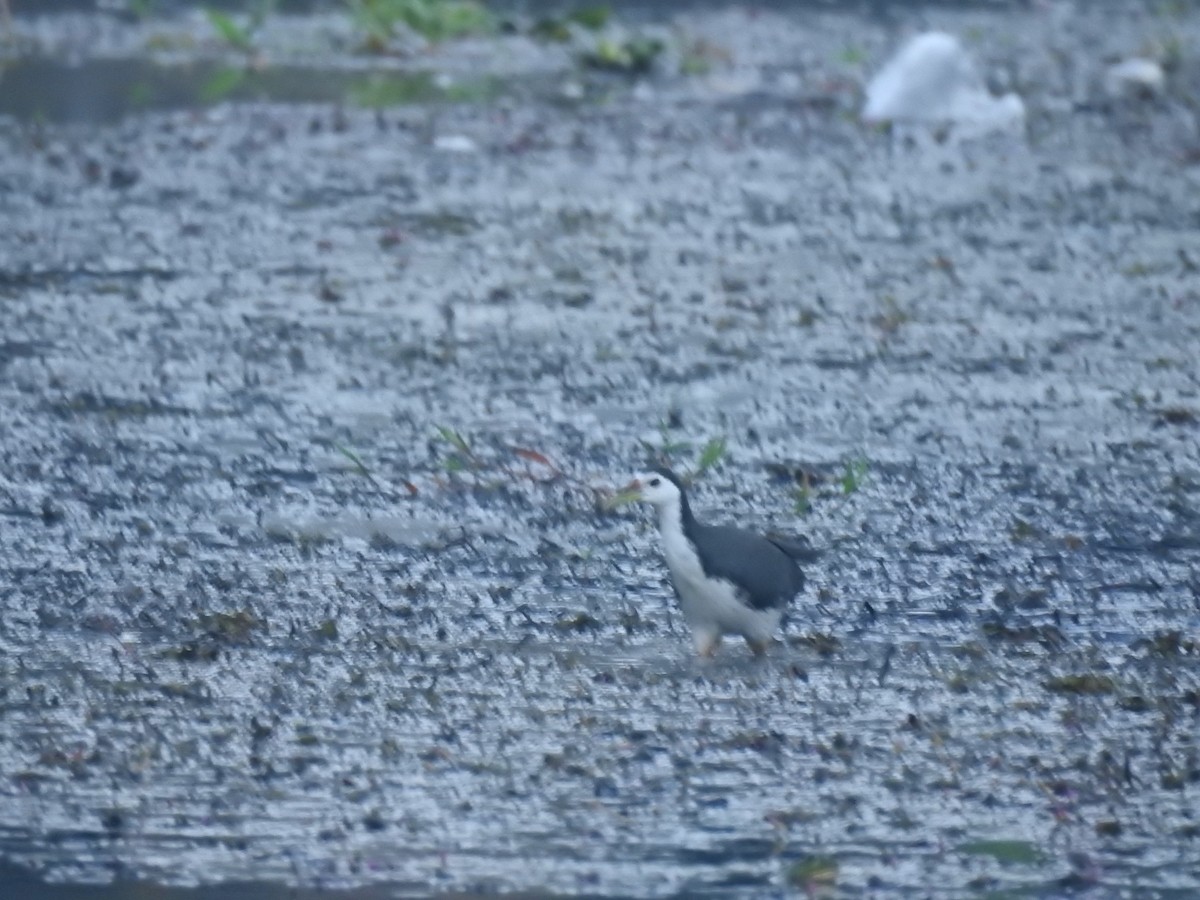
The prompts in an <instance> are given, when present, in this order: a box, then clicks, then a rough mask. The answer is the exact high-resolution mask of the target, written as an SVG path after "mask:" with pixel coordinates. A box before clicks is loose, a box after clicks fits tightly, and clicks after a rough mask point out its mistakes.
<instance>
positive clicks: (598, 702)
mask: <svg viewBox="0 0 1200 900" xmlns="http://www.w3.org/2000/svg"><path fill="white" fill-rule="evenodd" d="M1154 9H1155V8H1153V7H1149V6H1148V7H1147V9H1146V10H1145V11H1139V10H1136V9H1133V8H1132V7H1129V6H1121V7H1119V8H1117V11H1115V12H1114V11H1113V10H1107V11H1105V10H1094V9H1089V10H1086V11H1079V10H1076V11H1071V10H1068V9H1067V8H1065V7H1062V8H1060V7H1054V8H1045V9H1038V10H1036V11H1019V12H1018V11H1000V12H982V11H968V12H956V11H954V10H948V9H937V10H933V11H926V12H922V11H919V10H918V11H910V12H905V13H903V14H900V13H893V14H892V17H891V19H890V21H889V22H886V23H879V22H864V21H861V20H859V19H856V18H853V17H851V16H848V15H846V16H841V15H828V14H818V13H815V12H805V11H794V12H789V13H781V12H765V11H758V12H748V11H745V10H740V9H730V10H720V9H718V10H699V11H693V12H690V13H688V14H687V17H686V18H683V19H681V20H679V21H678V22H676V23H675V25H676V30H677V31H679V32H682V33H684V34H686V35H687V36H689V37H690V38H697V39H699V38H703V39H704V40H706V41H710V42H712V43H713V44H715V45H720V46H722V47H724V48H725V51H726V52H725V53H723V54H722V55H718V56H716V57H714V64H713V68H712V69H711V71H710V72H708V73H707V74H694V75H689V76H680V75H675V74H672V73H671V71H670V70H668V71H665V72H660V73H658V74H656V75H653V76H651V77H649V78H645V79H642V80H640V81H626V80H624V79H621V78H610V77H608V76H603V77H601V76H594V75H589V74H588V73H585V72H582V71H581V70H579V69H578V68H576V67H574V64H573V63H571V62H570V60H569V59H567V61H566V62H565V63H563V64H564V65H565V66H566V68H564V69H563V70H562V72H561V73H560V75H559V76H556V77H560V78H561V80H562V82H563V84H568V85H569V84H574V83H576V82H577V83H578V89H576V88H575V87H572V88H571V89H569V90H567V91H566V92H565V93H562V92H559V93H555V92H554V91H549V92H534V93H533V94H528V93H522V92H520V91H517V92H511V91H506V90H501V91H498V92H496V93H495V94H489V95H487V96H481V97H478V98H472V101H471V102H470V103H467V104H445V103H442V102H437V101H438V100H439V98H437V97H419V98H416V99H418V100H420V101H421V102H419V103H406V104H404V105H400V106H389V107H387V108H386V109H384V110H382V111H379V110H375V109H359V108H356V107H355V106H354V105H353V104H345V105H343V104H339V105H337V106H336V107H335V106H329V105H323V104H321V103H317V102H313V103H303V104H297V103H284V102H226V103H221V104H219V105H217V106H214V107H211V108H207V109H200V110H196V109H181V110H172V109H170V108H167V109H165V110H163V109H160V110H158V111H150V112H143V113H128V114H124V115H121V116H120V117H118V118H116V119H115V120H113V121H110V122H108V123H107V124H91V125H88V124H80V123H79V122H62V123H59V122H56V121H53V119H52V118H50V119H47V118H45V117H42V118H37V117H35V118H34V119H33V120H30V119H26V118H22V117H17V116H10V117H8V118H3V119H0V142H2V144H3V149H2V152H0V195H2V196H3V198H4V202H3V204H0V219H2V221H0V232H2V233H3V239H2V243H0V247H2V248H3V253H2V256H0V424H2V426H3V441H2V444H0V448H2V452H3V465H2V467H0V517H2V518H0V529H2V530H0V535H2V536H3V539H2V541H0V723H2V726H3V727H0V858H2V859H4V860H7V863H6V864H7V865H10V866H15V867H16V868H6V869H0V879H2V880H0V887H3V886H4V884H5V883H7V884H8V885H9V887H10V888H11V889H12V890H21V891H25V890H29V891H33V890H35V888H32V887H31V886H30V885H31V884H41V883H43V882H49V883H53V884H55V885H56V886H55V887H53V888H50V887H47V888H44V890H45V891H46V893H45V896H47V897H60V898H75V897H92V896H95V897H106V898H113V897H120V896H124V894H123V891H124V890H125V889H126V888H125V887H123V886H124V885H128V883H129V882H136V883H137V888H136V889H137V890H139V891H142V890H151V889H150V888H148V887H146V886H145V885H144V884H142V883H143V882H150V883H157V884H161V885H166V886H167V887H168V888H180V889H183V888H195V886H209V888H210V889H211V886H213V885H223V884H224V885H235V884H236V885H244V884H246V883H248V882H254V883H259V884H260V885H262V884H265V885H270V886H275V887H276V888H279V889H282V888H284V887H297V888H304V889H315V888H320V887H340V888H355V889H357V890H359V891H362V892H363V893H362V894H361V896H364V897H375V896H398V895H424V894H428V893H430V892H433V891H441V892H447V893H452V892H467V893H482V892H496V891H510V892H517V891H524V892H529V893H531V894H534V895H545V894H584V895H591V896H672V895H688V896H695V895H702V894H707V895H712V896H746V897H751V896H754V897H758V896H773V895H783V894H786V893H788V892H790V891H792V890H799V891H803V890H806V889H812V890H815V889H817V888H818V887H821V886H822V885H826V884H827V882H828V881H830V880H832V881H833V883H834V886H833V887H830V888H829V889H830V890H831V891H836V893H837V894H838V895H843V896H850V897H854V896H871V897H885V896H895V897H909V896H917V895H920V896H935V897H960V896H964V895H967V894H970V893H973V892H978V893H980V894H988V893H989V892H990V895H992V896H997V895H1003V896H1058V895H1060V894H1061V893H1063V892H1065V891H1071V890H1086V891H1091V893H1089V894H1087V896H1106V897H1107V896H1114V897H1115V896H1138V897H1188V896H1195V894H1196V892H1197V891H1200V874H1198V872H1200V819H1197V815H1196V809H1197V808H1198V806H1200V803H1198V800H1200V748H1198V747H1197V743H1196V741H1197V733H1198V729H1200V647H1198V644H1197V641H1200V601H1198V599H1197V598H1198V595H1200V575H1198V573H1197V563H1198V562H1200V517H1198V515H1197V513H1196V505H1197V500H1198V499H1200V452H1198V450H1197V436H1198V435H1200V431H1198V430H1197V429H1198V424H1197V423H1198V421H1200V418H1198V417H1200V399H1198V397H1197V379H1196V363H1195V360H1196V347H1197V346H1198V345H1200V275H1198V273H1197V269H1198V268H1200V168H1198V167H1197V166H1196V164H1195V161H1196V159H1197V148H1198V147H1200V134H1198V132H1197V130H1196V113H1195V110H1196V108H1197V107H1196V103H1195V101H1196V97H1197V95H1198V92H1200V78H1198V72H1200V62H1198V61H1197V59H1196V58H1195V56H1194V53H1192V51H1191V50H1190V48H1192V47H1195V46H1200V44H1198V43H1197V41H1196V40H1195V38H1197V37H1200V16H1197V15H1195V14H1191V13H1188V12H1187V11H1186V10H1184V11H1182V12H1181V11H1179V10H1174V11H1157V12H1155V11H1153V10H1154ZM71 21H72V22H74V21H75V20H73V19H72V20H71ZM928 25H938V26H940V27H946V28H950V29H953V30H956V31H958V32H959V33H961V34H965V35H973V37H972V46H973V48H974V49H975V52H977V53H978V54H979V55H980V56H981V57H982V58H983V59H984V60H985V63H986V68H987V70H988V72H989V75H990V76H991V77H992V78H993V79H994V80H997V81H1000V82H1004V84H1002V85H1001V86H1004V87H1006V89H1016V90H1019V91H1021V92H1022V93H1023V94H1024V96H1025V99H1026V102H1027V104H1028V106H1029V110H1030V114H1029V120H1028V123H1027V128H1025V129H1024V130H1022V131H1021V132H1020V133H1016V134H999V135H992V136H991V137H986V138H982V139H972V140H967V141H960V140H957V139H956V136H955V135H953V134H950V135H945V134H939V135H929V134H920V133H910V134H889V133H887V132H883V131H877V130H871V129H867V128H864V127H863V126H861V125H860V124H858V123H857V122H856V120H855V116H854V112H855V110H856V109H857V104H858V98H857V86H858V85H860V84H861V82H862V79H863V78H864V77H865V75H866V74H867V73H868V72H870V71H873V70H874V68H875V67H877V66H878V65H879V64H880V63H881V62H882V60H883V59H884V58H885V57H886V55H887V53H888V51H889V49H890V48H891V47H893V46H894V45H895V42H896V41H897V40H898V39H899V38H900V37H901V36H902V35H903V34H904V33H906V32H907V31H908V30H911V29H913V28H916V27H925V26H928ZM71 27H74V26H71ZM130 27H131V28H132V27H133V26H130ZM299 27H300V26H299V25H297V24H296V23H294V22H293V23H290V24H289V25H288V28H290V29H292V30H293V31H289V32H288V33H289V34H290V33H293V32H294V30H295V29H297V28H299ZM47 29H50V32H49V33H54V34H57V32H53V28H52V26H50V25H46V24H45V22H40V23H39V24H38V25H37V29H36V30H37V32H38V33H39V34H40V33H42V32H46V31H47ZM62 30H64V31H67V32H70V28H68V27H67V26H66V25H64V26H63V27H62ZM1180 36H1184V37H1183V38H1181V37H1180ZM1189 36H1190V37H1189ZM1172 37H1175V38H1176V39H1178V46H1176V52H1177V53H1178V59H1177V60H1176V62H1175V65H1174V67H1173V68H1172V69H1171V70H1170V72H1169V78H1168V82H1167V87H1166V89H1165V91H1164V93H1163V94H1162V95H1160V96H1157V97H1151V98H1130V99H1127V100H1122V101H1112V100H1110V99H1109V98H1107V97H1106V96H1105V95H1104V94H1103V91H1102V89H1101V87H1100V73H1101V68H1102V66H1103V64H1104V62H1105V61H1106V59H1107V58H1111V57H1112V56H1113V55H1114V54H1115V55H1120V54H1128V53H1133V52H1138V51H1140V50H1143V49H1144V48H1145V47H1147V46H1162V45H1165V42H1167V41H1169V40H1170V39H1171V38H1172ZM68 38H69V35H67V36H65V37H62V38H61V39H62V40H63V41H66V40H68ZM31 39H32V38H31ZM47 40H48V38H47ZM489 40H493V41H495V42H496V47H497V48H498V49H495V50H494V53H493V55H494V56H495V57H496V58H498V59H499V58H503V59H504V60H505V62H504V65H503V68H504V70H505V71H510V70H514V69H516V70H519V69H520V68H521V66H520V64H519V63H520V59H521V54H523V53H526V52H528V53H530V54H536V53H537V52H538V51H536V50H528V48H526V49H519V48H518V49H514V47H517V46H518V45H517V44H514V43H513V41H512V40H511V39H507V38H495V39H489ZM519 47H524V44H520V45H519ZM439 52H441V51H439ZM460 52H466V51H461V50H454V49H447V50H445V51H444V53H445V54H446V55H447V57H446V58H447V59H448V60H449V62H447V65H448V66H450V67H451V68H452V67H453V65H454V64H455V63H454V59H455V57H454V54H455V53H460ZM470 52H471V53H475V52H479V51H478V50H477V49H476V50H471V51H470ZM506 53H507V54H508V55H507V56H506V55H505V54H506ZM485 55H486V54H485ZM438 59H439V58H438V57H437V56H436V53H435V55H434V59H433V60H432V64H433V65H436V64H437V63H438ZM514 59H515V60H516V62H514ZM422 65H425V66H428V65H430V60H423V61H422ZM547 65H548V63H547V59H546V58H545V57H543V56H536V58H534V57H532V56H531V61H530V62H529V65H528V67H527V68H529V69H530V70H531V71H533V70H536V72H538V73H543V74H544V72H545V70H546V67H547ZM543 74H539V75H538V77H543ZM442 83H445V82H442ZM4 87H5V85H4V83H0V90H3V89H4ZM232 99H234V100H236V99H238V98H232ZM279 99H287V98H279ZM314 99H318V98H314ZM14 102H15V101H14ZM170 105H171V104H168V105H167V106H168V107H170ZM9 108H10V109H11V107H9ZM451 432H453V433H455V434H457V435H458V436H459V437H460V438H461V442H456V439H455V438H454V436H453V435H452V433H451ZM720 435H723V436H725V437H726V439H727V441H728V453H727V455H726V456H725V458H724V459H723V460H722V462H721V463H720V465H718V466H717V467H716V468H715V469H714V470H712V471H710V472H709V473H707V474H706V475H705V476H704V477H703V479H701V481H700V483H699V484H698V485H697V487H696V492H695V499H694V505H695V506H696V508H697V510H698V511H699V512H700V513H701V514H702V515H703V516H705V517H707V518H709V519H713V520H724V521H735V522H738V523H741V524H745V525H747V526H753V527H757V528H760V529H764V530H765V529H768V528H777V529H780V530H784V531H788V532H793V533H801V534H804V535H806V536H807V537H808V538H809V540H810V541H811V543H812V545H813V547H814V551H815V554H816V557H817V558H816V559H815V560H814V561H812V562H810V563H809V564H808V565H807V574H808V578H809V583H810V587H809V590H808V592H807V593H806V595H805V596H804V597H803V598H802V599H801V601H800V602H799V603H798V604H797V608H796V609H795V611H794V615H793V616H792V619H791V622H790V624H789V626H788V629H787V632H786V635H785V637H786V640H785V643H784V644H783V645H781V647H780V648H779V649H778V652H776V653H775V654H774V655H773V656H772V657H770V658H769V659H768V660H766V661H764V662H756V661H754V660H752V659H751V658H750V657H749V655H748V654H747V653H746V652H745V650H744V648H742V647H740V646H736V645H731V646H727V647H726V648H725V651H724V653H723V655H722V656H721V657H720V658H718V659H717V660H716V661H714V662H711V663H698V662H696V661H694V660H692V659H691V656H690V650H689V646H690V644H689V640H688V638H687V635H686V633H685V631H684V629H683V627H682V623H681V622H680V621H679V619H678V616H677V614H676V613H675V612H674V611H673V607H672V600H671V594H670V588H669V585H668V584H667V583H666V581H665V570H664V568H663V566H662V565H661V562H660V559H659V557H658V551H657V545H656V541H655V534H654V532H653V530H652V527H651V522H650V520H649V517H648V516H647V515H646V514H645V512H644V511H639V510H637V509H635V508H630V507H623V508H620V509H618V510H617V511H615V512H610V513H603V512H601V511H599V510H598V509H597V506H596V502H595V496H596V494H595V492H596V491H597V490H603V489H606V488H611V487H613V486H615V485H618V484H620V483H623V481H624V480H625V479H626V478H627V477H628V475H629V473H630V472H631V471H634V470H636V469H638V468H640V467H641V466H643V465H645V463H646V462H647V460H648V459H650V458H652V457H656V456H657V457H661V456H667V457H669V458H671V459H673V460H674V461H675V463H676V465H678V467H679V468H681V469H686V468H688V466H689V465H690V464H691V463H692V462H693V461H694V460H695V458H696V456H697V455H698V453H699V448H700V447H701V446H702V445H703V444H704V443H705V442H706V441H707V440H708V439H710V438H713V437H716V436H720ZM517 449H522V450H526V451H532V452H527V453H523V454H522V453H518V452H516V451H517ZM547 463H551V464H553V465H552V466H551V465H548V464H547ZM556 473H557V474H556ZM30 879H32V881H31V880H30ZM83 884H101V885H108V886H107V887H104V888H84V887H79V885H83ZM237 889H238V890H243V889H244V890H249V891H251V894H252V895H254V894H257V895H261V893H262V891H264V890H266V888H263V887H261V886H260V887H257V888H252V889H248V888H237ZM224 890H234V888H232V887H230V888H227V889H224ZM52 891H58V893H52ZM139 896H141V894H139ZM145 896H155V894H152V893H151V894H145ZM163 896H176V895H175V894H174V893H170V892H168V893H165V894H163ZM180 896H195V897H199V896H209V895H205V894H191V893H186V892H185V893H183V894H181V895H180ZM221 896H230V894H221ZM350 896H357V895H354V894H352V895H350Z"/></svg>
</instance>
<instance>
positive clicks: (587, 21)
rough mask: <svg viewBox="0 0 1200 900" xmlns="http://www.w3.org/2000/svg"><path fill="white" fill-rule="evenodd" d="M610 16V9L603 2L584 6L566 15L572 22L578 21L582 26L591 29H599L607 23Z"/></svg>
mask: <svg viewBox="0 0 1200 900" xmlns="http://www.w3.org/2000/svg"><path fill="white" fill-rule="evenodd" d="M611 17H612V9H611V8H609V7H608V6H605V5H603V4H597V5H596V6H584V7H582V8H580V9H577V10H575V11H574V12H573V13H571V14H570V15H569V16H567V18H568V19H570V20H571V21H572V22H578V23H579V24H580V25H582V26H583V27H584V28H587V29H590V30H591V31H599V30H600V29H601V28H603V27H604V26H605V25H607V24H608V20H609V19H610V18H611Z"/></svg>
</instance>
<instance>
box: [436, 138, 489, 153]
mask: <svg viewBox="0 0 1200 900" xmlns="http://www.w3.org/2000/svg"><path fill="white" fill-rule="evenodd" d="M433 146H434V148H435V149H437V150H441V151H443V152H445V153H474V152H476V151H477V150H478V149H479V145H478V144H477V143H475V141H473V140H472V139H471V138H469V137H467V136H466V135H465V134H442V135H438V136H437V137H436V138H434V140H433Z"/></svg>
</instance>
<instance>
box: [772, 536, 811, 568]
mask: <svg viewBox="0 0 1200 900" xmlns="http://www.w3.org/2000/svg"><path fill="white" fill-rule="evenodd" d="M766 538H767V540H768V541H770V542H771V543H772V544H774V545H775V546H776V547H778V548H779V549H780V550H782V551H783V552H784V553H786V554H787V555H788V556H790V557H791V558H792V559H794V560H796V562H816V561H817V560H818V559H820V558H821V551H820V550H817V549H815V548H814V547H813V545H812V543H811V542H810V541H809V540H808V538H806V537H801V536H799V535H792V534H782V533H780V532H777V531H769V532H767V534H766Z"/></svg>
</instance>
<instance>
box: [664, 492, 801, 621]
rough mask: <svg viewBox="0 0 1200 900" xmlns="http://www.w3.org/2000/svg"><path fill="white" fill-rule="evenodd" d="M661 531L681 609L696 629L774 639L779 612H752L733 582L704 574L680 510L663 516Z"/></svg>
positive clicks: (665, 554) (667, 510)
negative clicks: (688, 536) (741, 598)
mask: <svg viewBox="0 0 1200 900" xmlns="http://www.w3.org/2000/svg"><path fill="white" fill-rule="evenodd" d="M659 531H660V532H661V533H662V539H663V555H664V556H665V557H666V560H667V568H668V569H669V570H670V572H671V581H672V582H673V583H674V584H675V590H676V591H677V592H678V593H679V606H680V609H681V610H682V611H683V615H684V618H685V619H687V621H688V623H689V624H690V625H691V626H692V628H694V629H699V630H702V631H711V632H716V633H719V632H722V631H732V632H736V633H740V634H748V635H752V636H755V637H757V638H759V639H764V638H765V637H769V636H770V634H771V631H772V630H773V629H774V628H775V626H776V625H777V624H778V622H779V614H778V612H775V611H765V612H760V611H758V610H752V609H750V608H749V607H748V606H746V605H745V604H744V603H743V602H742V601H741V600H740V599H739V598H738V590H737V587H736V586H735V585H734V584H733V583H732V582H729V581H726V580H724V579H716V578H710V577H708V576H707V575H705V574H704V567H703V565H701V563H700V557H699V555H698V554H697V553H696V547H695V545H693V544H692V542H691V541H689V540H688V539H687V535H686V534H684V531H683V523H682V521H681V520H680V517H679V512H678V510H677V509H665V510H663V511H662V512H661V513H660V516H659Z"/></svg>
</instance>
